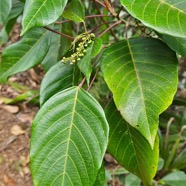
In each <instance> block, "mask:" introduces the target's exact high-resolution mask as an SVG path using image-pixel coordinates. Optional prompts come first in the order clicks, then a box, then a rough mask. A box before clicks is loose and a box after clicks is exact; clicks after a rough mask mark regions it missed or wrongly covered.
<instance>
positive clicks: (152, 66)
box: [101, 38, 178, 147]
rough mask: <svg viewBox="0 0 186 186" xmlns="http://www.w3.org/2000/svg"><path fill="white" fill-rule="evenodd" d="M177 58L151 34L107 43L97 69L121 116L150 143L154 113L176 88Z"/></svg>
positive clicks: (155, 126) (155, 123) (168, 101)
mask: <svg viewBox="0 0 186 186" xmlns="http://www.w3.org/2000/svg"><path fill="white" fill-rule="evenodd" d="M177 65H178V63H177V58H176V55H175V53H174V52H173V51H172V50H170V49H169V48H168V47H167V46H166V45H165V44H164V43H163V42H161V41H160V40H157V39H151V38H137V39H130V40H127V41H125V40H124V41H121V42H118V43H115V44H113V45H111V46H110V47H108V48H107V49H106V50H105V51H104V53H103V56H102V60H101V69H102V72H103V76H104V79H105V81H106V83H107V84H108V87H109V88H110V90H111V91H112V93H113V97H114V101H115V104H116V106H117V108H118V110H119V111H120V113H121V115H122V116H123V117H124V118H125V120H126V121H127V122H128V123H129V124H130V125H132V126H133V127H135V128H136V129H137V130H139V131H140V132H141V133H142V135H143V136H145V138H146V139H147V140H148V141H149V143H150V144H151V145H152V147H153V144H154V139H155V136H156V133H157V129H158V117H159V114H160V113H162V112H163V111H164V110H165V109H166V108H167V107H168V106H169V105H170V104H171V102H172V99H173V96H174V94H175V92H176V90H177V83H178V72H177Z"/></svg>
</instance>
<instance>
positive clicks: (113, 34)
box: [96, 4, 118, 41]
mask: <svg viewBox="0 0 186 186" xmlns="http://www.w3.org/2000/svg"><path fill="white" fill-rule="evenodd" d="M96 8H97V11H98V12H99V14H101V12H100V9H99V7H98V6H97V4H96ZM101 20H102V22H103V23H105V25H106V26H107V27H109V24H108V23H107V22H106V21H105V20H104V19H103V17H101ZM110 33H111V35H112V36H113V37H114V39H115V41H118V38H117V37H116V35H115V33H114V32H113V31H112V29H110Z"/></svg>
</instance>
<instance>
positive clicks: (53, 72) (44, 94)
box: [40, 61, 74, 105]
mask: <svg viewBox="0 0 186 186" xmlns="http://www.w3.org/2000/svg"><path fill="white" fill-rule="evenodd" d="M73 69H74V65H70V64H63V63H62V62H61V61H60V62H58V63H57V64H56V65H54V66H53V67H52V68H51V69H50V70H49V71H48V72H47V73H46V75H45V77H44V78H43V81H42V83H41V88H40V105H43V104H44V103H45V102H46V101H47V100H48V99H49V98H50V97H52V96H53V95H54V94H56V93H58V92H60V91H62V90H64V89H66V88H69V87H71V86H72V85H73V79H74V76H73Z"/></svg>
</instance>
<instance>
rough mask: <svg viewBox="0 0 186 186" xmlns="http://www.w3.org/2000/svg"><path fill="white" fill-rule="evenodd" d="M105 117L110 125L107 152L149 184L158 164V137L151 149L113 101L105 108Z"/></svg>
mask: <svg viewBox="0 0 186 186" xmlns="http://www.w3.org/2000/svg"><path fill="white" fill-rule="evenodd" d="M106 117H107V121H108V123H109V127H110V133H109V143H108V152H109V153H110V154H112V155H113V156H114V158H115V159H116V160H117V161H118V162H119V163H120V164H121V165H122V166H123V167H124V168H125V169H127V170H128V171H130V172H132V173H133V174H135V175H137V176H139V177H140V178H141V179H142V181H143V182H144V184H145V185H151V182H152V179H153V177H154V176H155V174H156V170H157V165H158V156H159V150H158V149H159V148H158V147H159V140H158V137H157V136H156V140H155V143H154V148H153V150H152V148H151V146H150V144H149V143H148V141H147V140H146V139H145V138H144V136H142V135H141V133H140V132H139V131H138V130H136V129H135V128H133V127H131V125H129V124H128V123H127V122H126V121H125V120H124V119H123V118H122V116H121V115H120V113H119V112H118V111H117V109H116V107H115V105H114V103H113V102H111V103H110V104H109V106H108V107H107V109H106Z"/></svg>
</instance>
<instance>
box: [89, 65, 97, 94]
mask: <svg viewBox="0 0 186 186" xmlns="http://www.w3.org/2000/svg"><path fill="white" fill-rule="evenodd" d="M98 72H99V68H98V69H97V70H96V73H95V74H94V77H93V78H92V81H91V82H90V85H89V87H88V88H87V92H89V90H90V89H91V87H92V85H93V83H94V81H95V79H96V76H97V75H98Z"/></svg>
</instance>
